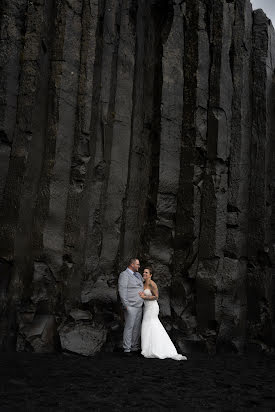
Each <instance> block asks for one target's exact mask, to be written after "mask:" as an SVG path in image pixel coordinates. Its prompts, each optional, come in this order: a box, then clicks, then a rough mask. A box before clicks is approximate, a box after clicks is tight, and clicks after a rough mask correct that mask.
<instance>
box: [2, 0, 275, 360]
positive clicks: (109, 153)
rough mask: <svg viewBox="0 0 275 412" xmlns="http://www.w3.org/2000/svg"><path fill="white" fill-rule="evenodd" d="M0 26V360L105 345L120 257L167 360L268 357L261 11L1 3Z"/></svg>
mask: <svg viewBox="0 0 275 412" xmlns="http://www.w3.org/2000/svg"><path fill="white" fill-rule="evenodd" d="M0 13H1V14H0V22H1V23H0V24H1V33H0V35H1V43H0V70H1V72H0V73H1V78H0V99H1V102H0V103H1V110H0V199H1V202H0V205H1V230H0V250H1V255H0V256H1V257H0V271H1V278H0V305H1V318H0V345H1V348H2V350H15V349H17V350H26V351H40V352H41V351H42V352H47V351H55V350H60V348H62V349H63V350H69V351H73V352H76V353H80V354H83V355H90V354H93V353H94V352H96V351H99V350H115V349H116V348H117V347H119V346H120V344H121V338H122V329H121V326H122V321H121V316H120V306H119V303H118V300H117V291H116V285H117V278H118V274H119V272H120V271H121V270H122V269H124V268H125V265H126V262H127V259H128V258H129V257H131V256H138V257H139V258H140V260H141V262H142V264H148V263H150V264H153V266H154V279H155V281H156V282H157V284H158V286H159V289H160V300H159V303H160V309H161V319H162V321H163V323H164V324H165V326H166V328H167V330H168V331H169V333H170V334H171V336H172V338H173V340H174V341H175V343H176V344H177V345H178V347H179V348H180V349H181V350H183V351H186V352H192V351H195V350H199V351H201V350H203V351H214V350H216V349H218V350H228V349H229V350H233V351H237V352H238V351H242V350H243V349H244V348H245V347H246V346H247V345H248V346H253V345H254V346H255V347H259V348H265V347H268V346H270V345H271V343H272V322H273V320H272V319H273V315H272V313H273V307H272V305H273V306H274V299H273V304H272V284H274V281H273V282H272V262H274V259H273V255H274V244H275V208H274V204H275V197H274V193H275V190H274V187H275V177H274V176H275V170H274V164H275V162H274V159H275V120H274V119H275V97H274V96H275V86H274V84H275V76H274V70H275V34H274V30H273V27H272V25H271V23H270V21H269V20H268V19H267V18H266V16H265V14H264V13H263V12H262V11H261V10H258V11H255V12H252V8H251V5H250V2H249V0H235V1H234V0H232V1H228V0H227V1H226V0H188V1H180V0H177V1H174V2H172V1H170V0H150V1H148V0H146V1H145V0H139V1H136V0H129V1H126V0H125V1H124V0H117V1H115V0H93V1H92V0H67V1H64V2H63V1H62V2H61V1H58V0H33V1H29V0H9V1H7V0H4V1H2V3H1V6H0ZM273 272H274V270H273ZM273 329H274V328H273ZM273 338H274V337H273ZM254 346H253V347H254Z"/></svg>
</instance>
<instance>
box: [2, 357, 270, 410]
mask: <svg viewBox="0 0 275 412" xmlns="http://www.w3.org/2000/svg"><path fill="white" fill-rule="evenodd" d="M274 385H275V356H274V355H249V356H247V355H246V356H237V355H224V356H221V355H220V356H210V355H197V354H196V355H195V354H194V355H193V356H191V357H190V358H189V360H188V361H180V362H177V361H173V360H168V359H166V360H157V359H144V358H142V357H138V356H135V357H131V358H129V359H128V358H127V359H125V357H124V356H123V354H122V353H100V354H98V355H97V356H95V357H92V358H85V357H78V356H74V355H69V354H68V355H66V354H56V355H48V354H31V353H1V354H0V390H1V391H0V411H1V412H3V411H13V412H19V411H20V412H21V411H28V412H29V411H35V412H36V411H38V412H40V411H125V410H129V411H138V410H139V411H141V410H148V411H150V410H158V411H159V410H182V411H234V412H235V411H250V410H253V411H272V410H274V411H275V393H274V392H275V391H273V389H274Z"/></svg>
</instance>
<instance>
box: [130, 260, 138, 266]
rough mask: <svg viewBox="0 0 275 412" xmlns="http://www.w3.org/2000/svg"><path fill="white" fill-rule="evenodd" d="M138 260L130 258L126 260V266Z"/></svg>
mask: <svg viewBox="0 0 275 412" xmlns="http://www.w3.org/2000/svg"><path fill="white" fill-rule="evenodd" d="M136 260H138V258H130V259H129V260H128V266H131V264H132V263H135V261H136Z"/></svg>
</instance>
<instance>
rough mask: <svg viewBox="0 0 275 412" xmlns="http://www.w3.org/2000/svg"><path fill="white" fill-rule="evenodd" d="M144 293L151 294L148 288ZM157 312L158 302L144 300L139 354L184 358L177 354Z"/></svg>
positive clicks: (184, 358) (150, 356)
mask: <svg viewBox="0 0 275 412" xmlns="http://www.w3.org/2000/svg"><path fill="white" fill-rule="evenodd" d="M144 293H145V295H147V296H152V293H151V290H150V289H145V290H144ZM158 314H159V305H158V302H157V301H156V300H144V311H143V320H142V325H141V354H142V355H143V356H144V357H145V358H159V359H165V358H170V359H175V360H186V359H187V358H186V356H183V355H180V354H178V352H177V350H176V348H175V346H174V344H173V342H172V341H171V339H170V338H169V336H168V334H167V332H166V330H165V329H164V327H163V326H162V324H161V322H160V320H159V318H158Z"/></svg>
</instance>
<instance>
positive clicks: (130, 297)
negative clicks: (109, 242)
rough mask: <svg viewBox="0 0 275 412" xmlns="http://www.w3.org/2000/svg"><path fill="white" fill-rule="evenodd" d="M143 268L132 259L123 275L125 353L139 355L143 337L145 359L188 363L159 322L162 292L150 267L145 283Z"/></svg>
mask: <svg viewBox="0 0 275 412" xmlns="http://www.w3.org/2000/svg"><path fill="white" fill-rule="evenodd" d="M139 268H140V264H139V260H138V259H136V258H133V259H130V260H129V264H128V267H127V269H126V270H125V271H124V272H121V274H120V275H119V279H118V291H119V295H120V299H121V302H122V305H123V309H124V318H125V326H124V333H123V349H124V353H125V354H131V352H138V351H139V350H140V337H141V354H142V355H143V356H144V357H145V358H159V359H165V358H171V359H175V360H186V359H187V358H186V357H185V356H182V355H180V354H178V353H177V350H176V348H175V346H174V345H173V343H172V341H171V339H170V338H169V336H168V334H167V332H166V330H165V329H164V327H163V326H162V324H161V322H160V321H159V318H158V314H159V305H158V302H157V299H158V288H157V285H156V283H155V282H154V281H153V280H152V279H151V277H152V269H151V268H150V267H146V268H145V269H144V271H143V279H142V276H141V274H140V273H139V272H138V270H139ZM143 280H144V284H143ZM143 306H144V310H143Z"/></svg>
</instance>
